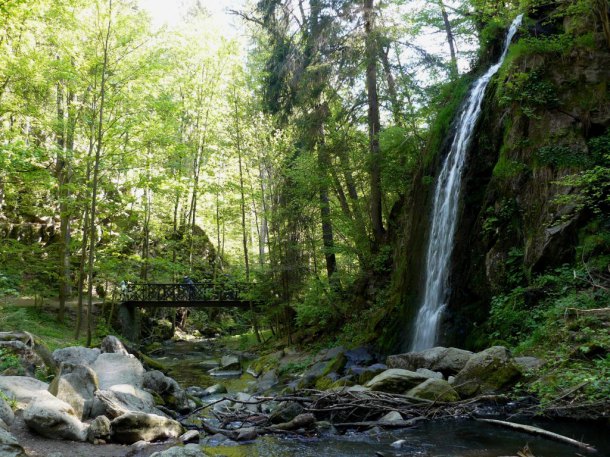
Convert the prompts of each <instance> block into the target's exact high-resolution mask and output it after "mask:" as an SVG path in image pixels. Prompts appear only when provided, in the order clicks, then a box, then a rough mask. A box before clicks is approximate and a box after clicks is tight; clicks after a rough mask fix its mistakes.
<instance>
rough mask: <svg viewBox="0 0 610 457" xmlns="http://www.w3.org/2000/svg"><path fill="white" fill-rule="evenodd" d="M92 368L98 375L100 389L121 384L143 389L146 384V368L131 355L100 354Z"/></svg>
mask: <svg viewBox="0 0 610 457" xmlns="http://www.w3.org/2000/svg"><path fill="white" fill-rule="evenodd" d="M91 368H92V369H93V370H94V371H95V372H96V373H97V377H98V379H99V385H100V389H108V388H110V387H112V386H115V385H119V384H129V385H132V386H134V387H139V388H141V387H142V385H143V384H144V367H143V366H142V363H140V361H139V360H138V359H136V358H135V357H133V356H130V355H129V356H128V355H124V354H115V353H104V354H100V355H99V356H98V357H97V358H96V359H95V362H94V363H93V364H92V365H91Z"/></svg>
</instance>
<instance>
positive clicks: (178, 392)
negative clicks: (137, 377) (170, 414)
mask: <svg viewBox="0 0 610 457" xmlns="http://www.w3.org/2000/svg"><path fill="white" fill-rule="evenodd" d="M143 385H144V388H145V389H148V390H151V391H152V392H155V393H156V394H158V395H159V396H160V397H161V398H162V399H163V401H164V402H165V404H166V405H167V406H169V407H171V408H173V409H175V410H177V411H187V410H189V409H190V405H189V399H188V396H187V395H186V392H185V391H184V390H183V389H182V388H181V387H180V385H179V384H178V382H177V381H176V380H175V379H173V378H170V377H169V376H165V375H164V374H163V373H161V372H160V371H158V370H153V371H147V372H146V373H144V378H143Z"/></svg>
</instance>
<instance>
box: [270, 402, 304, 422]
mask: <svg viewBox="0 0 610 457" xmlns="http://www.w3.org/2000/svg"><path fill="white" fill-rule="evenodd" d="M302 412H303V407H302V406H301V405H300V404H299V403H297V402H294V401H283V402H281V403H280V404H278V406H277V408H276V409H275V410H274V411H273V412H272V413H271V416H269V420H270V421H271V423H272V424H280V423H283V422H290V421H291V420H292V419H294V418H295V417H297V416H298V415H299V414H301V413H302Z"/></svg>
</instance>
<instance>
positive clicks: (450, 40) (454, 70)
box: [438, 0, 459, 79]
mask: <svg viewBox="0 0 610 457" xmlns="http://www.w3.org/2000/svg"><path fill="white" fill-rule="evenodd" d="M438 6H439V7H440V9H441V15H442V16H443V24H444V26H445V34H446V35H447V45H448V46H449V54H450V55H451V63H450V66H449V74H450V76H451V79H457V78H458V76H459V73H458V66H457V53H456V51H455V37H454V36H453V28H452V27H451V22H450V21H449V15H448V14H447V8H445V4H444V3H443V0H438Z"/></svg>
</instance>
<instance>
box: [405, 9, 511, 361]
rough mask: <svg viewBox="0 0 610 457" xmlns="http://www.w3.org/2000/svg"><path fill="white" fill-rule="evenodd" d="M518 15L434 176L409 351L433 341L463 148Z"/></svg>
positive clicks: (477, 84) (443, 299)
mask: <svg viewBox="0 0 610 457" xmlns="http://www.w3.org/2000/svg"><path fill="white" fill-rule="evenodd" d="M522 18H523V15H519V16H517V17H516V18H515V20H514V21H513V23H512V24H511V26H510V29H509V31H508V34H507V35H506V39H505V41H504V48H503V50H502V56H500V59H499V60H498V62H497V63H496V64H495V65H493V66H492V67H491V68H489V70H487V72H486V73H485V74H484V75H483V76H481V77H480V78H479V79H478V80H477V81H476V82H475V84H474V85H473V87H472V89H471V91H470V96H469V97H468V101H467V102H466V104H465V105H464V106H463V107H462V111H461V113H460V117H459V121H458V124H457V126H456V131H455V136H454V138H453V143H452V144H451V149H450V150H449V154H448V155H447V158H446V159H445V163H444V164H443V168H442V169H441V173H440V175H439V176H438V179H437V182H436V188H435V191H434V206H433V209H432V224H431V228H430V236H429V239H428V248H427V250H426V283H425V289H424V298H423V301H422V304H421V306H420V308H419V312H418V314H417V318H416V320H415V329H414V330H415V334H414V336H413V340H412V342H411V351H420V350H422V349H427V348H431V347H432V346H434V344H435V343H436V334H437V332H438V325H439V322H440V317H441V315H442V313H443V310H444V309H445V305H446V303H445V302H446V300H447V296H448V293H447V288H448V277H449V263H450V259H451V252H452V251H453V238H454V235H455V228H456V224H457V212H458V204H459V195H460V189H461V184H462V171H463V169H464V162H465V158H466V152H467V150H468V146H469V144H470V139H471V137H472V132H473V131H474V127H475V124H476V122H477V119H478V118H479V114H480V113H481V102H482V101H483V96H484V95H485V89H486V88H487V85H488V84H489V81H490V80H491V78H492V76H493V75H495V74H496V73H497V71H498V70H499V69H500V66H501V65H502V62H504V58H505V57H506V54H507V52H508V46H509V45H510V42H511V41H512V39H513V37H514V35H515V33H516V32H517V28H518V27H519V26H520V25H521V19H522Z"/></svg>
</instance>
